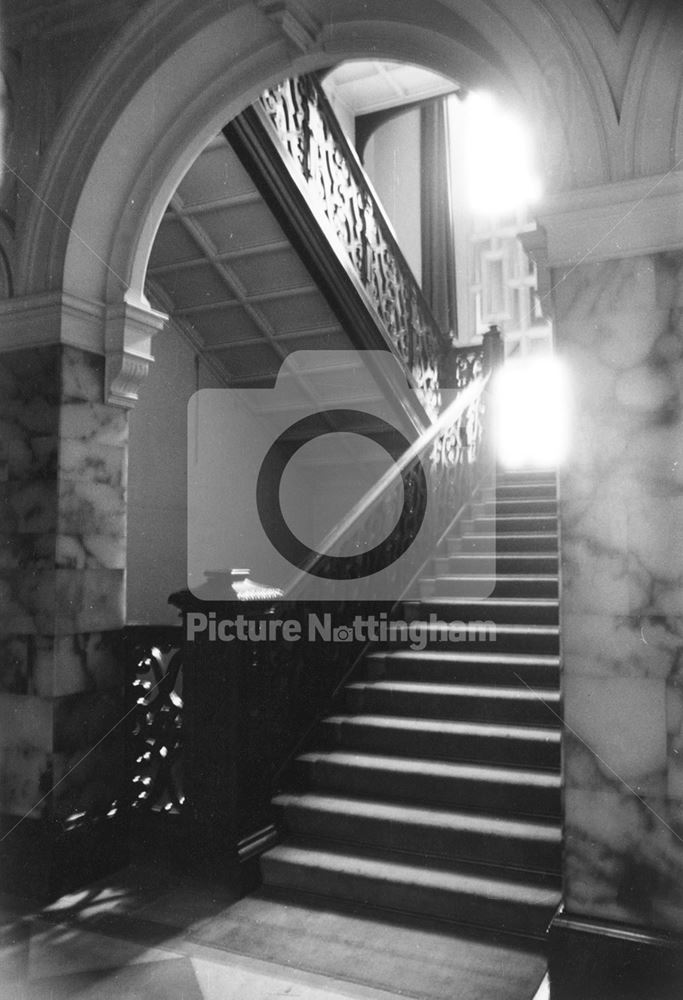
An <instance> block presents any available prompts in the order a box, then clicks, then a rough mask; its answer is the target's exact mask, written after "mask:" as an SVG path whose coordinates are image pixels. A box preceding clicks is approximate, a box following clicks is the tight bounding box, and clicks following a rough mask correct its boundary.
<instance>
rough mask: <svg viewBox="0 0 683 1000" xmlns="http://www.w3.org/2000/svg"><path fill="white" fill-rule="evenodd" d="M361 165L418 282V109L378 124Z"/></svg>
mask: <svg viewBox="0 0 683 1000" xmlns="http://www.w3.org/2000/svg"><path fill="white" fill-rule="evenodd" d="M363 165H364V167H365V170H366V172H367V174H368V176H369V178H370V180H371V181H372V184H373V186H374V188H375V191H376V192H377V194H378V195H379V199H380V201H381V203H382V205H383V206H384V210H385V211H386V213H387V215H388V217H389V219H390V220H391V223H392V225H393V227H394V229H395V231H396V236H397V237H398V242H399V245H400V247H401V250H402V251H403V253H404V256H405V258H406V260H407V261H408V263H409V264H410V266H411V268H412V269H413V274H414V275H415V277H416V278H417V280H418V283H420V284H421V283H422V245H421V238H422V226H421V222H420V112H419V111H408V112H406V113H405V114H402V115H399V116H398V117H397V118H392V119H391V121H388V122H386V124H384V125H382V126H381V127H380V128H378V129H377V131H376V132H375V133H374V134H373V135H372V136H371V138H370V140H369V142H368V144H367V146H366V147H365V157H364V164H363Z"/></svg>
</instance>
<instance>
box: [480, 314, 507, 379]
mask: <svg viewBox="0 0 683 1000" xmlns="http://www.w3.org/2000/svg"><path fill="white" fill-rule="evenodd" d="M482 343H483V347H484V366H485V368H486V371H487V372H491V373H492V374H493V373H494V372H496V371H498V369H499V368H501V367H502V365H503V361H504V359H505V348H504V346H503V335H502V333H501V332H500V330H499V328H498V326H497V325H496V324H495V323H493V324H492V325H491V326H490V327H489V328H488V330H487V331H486V333H485V334H484V337H483V341H482Z"/></svg>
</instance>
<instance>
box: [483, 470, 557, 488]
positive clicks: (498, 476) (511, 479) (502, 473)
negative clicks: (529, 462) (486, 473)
mask: <svg viewBox="0 0 683 1000" xmlns="http://www.w3.org/2000/svg"><path fill="white" fill-rule="evenodd" d="M495 481H496V482H497V483H523V484H524V485H526V484H527V483H555V482H557V472H556V470H555V469H553V468H550V467H549V468H547V469H496V472H495Z"/></svg>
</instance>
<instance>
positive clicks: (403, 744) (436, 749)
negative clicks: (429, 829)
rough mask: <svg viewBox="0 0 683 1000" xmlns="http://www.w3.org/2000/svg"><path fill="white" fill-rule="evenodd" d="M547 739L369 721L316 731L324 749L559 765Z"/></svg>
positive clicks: (554, 743)
mask: <svg viewBox="0 0 683 1000" xmlns="http://www.w3.org/2000/svg"><path fill="white" fill-rule="evenodd" d="M548 732H549V739H548V740H547V741H545V740H544V741H540V740H530V739H526V738H521V737H504V736H489V735H487V736H482V735H479V734H477V735H474V734H469V733H462V734H453V733H441V732H434V731H429V732H422V731H420V730H414V729H402V728H400V727H398V726H396V727H391V728H389V727H386V726H373V725H349V724H338V723H333V722H330V721H328V720H326V721H324V722H323V723H321V726H320V734H321V739H322V741H323V746H324V747H325V748H326V749H332V748H342V747H344V748H347V749H353V750H361V751H371V752H374V753H382V754H391V755H396V756H400V755H401V754H403V755H404V756H409V757H433V758H440V759H442V760H453V761H478V762H480V763H486V764H506V763H507V764H511V765H523V766H533V767H544V768H553V769H556V768H559V766H560V748H559V744H558V742H557V741H556V740H551V738H550V736H551V734H552V731H551V730H549V731H548Z"/></svg>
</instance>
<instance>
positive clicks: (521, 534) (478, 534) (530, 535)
mask: <svg viewBox="0 0 683 1000" xmlns="http://www.w3.org/2000/svg"><path fill="white" fill-rule="evenodd" d="M466 538H472V539H476V540H477V541H482V540H483V539H489V538H490V539H492V540H494V541H495V540H497V539H498V535H492V534H488V533H486V532H484V531H468V532H466V533H465V534H464V535H463V536H462V540H463V541H464V540H465V539H466ZM513 538H517V539H521V538H524V539H529V540H530V541H538V539H539V538H557V532H556V531H533V532H531V531H510V532H506V534H505V539H506V541H510V540H511V539H513ZM518 554H519V555H521V554H522V553H521V552H520V553H518Z"/></svg>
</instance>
